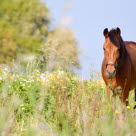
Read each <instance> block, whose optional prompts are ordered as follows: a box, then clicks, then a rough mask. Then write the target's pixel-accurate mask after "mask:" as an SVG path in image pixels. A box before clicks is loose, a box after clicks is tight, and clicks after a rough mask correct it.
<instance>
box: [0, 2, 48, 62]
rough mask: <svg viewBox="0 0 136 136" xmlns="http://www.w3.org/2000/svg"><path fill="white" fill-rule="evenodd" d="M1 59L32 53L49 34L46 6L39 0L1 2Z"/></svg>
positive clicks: (6, 60)
mask: <svg viewBox="0 0 136 136" xmlns="http://www.w3.org/2000/svg"><path fill="white" fill-rule="evenodd" d="M0 7H1V8H0V53H1V57H0V63H4V62H10V61H12V59H16V56H17V53H19V54H30V53H35V52H36V51H37V49H38V48H40V47H41V44H42V42H43V39H44V37H45V36H47V34H48V24H49V22H50V19H49V17H48V13H49V10H48V8H47V7H46V5H45V4H43V3H41V2H40V1H39V0H4V1H1V2H0Z"/></svg>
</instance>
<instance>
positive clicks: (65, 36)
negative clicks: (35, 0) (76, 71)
mask: <svg viewBox="0 0 136 136" xmlns="http://www.w3.org/2000/svg"><path fill="white" fill-rule="evenodd" d="M40 54H41V57H40V62H41V67H42V68H44V67H46V69H47V70H48V71H53V70H56V69H64V70H70V71H73V67H76V68H79V67H80V64H79V60H78V54H79V50H78V47H77V41H76V38H75V36H74V34H73V32H72V31H71V30H70V29H68V28H60V27H57V28H55V30H54V31H53V32H51V33H49V35H48V37H47V41H46V42H45V44H44V45H43V46H42V49H41V50H40Z"/></svg>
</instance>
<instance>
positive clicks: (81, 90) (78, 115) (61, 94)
mask: <svg viewBox="0 0 136 136" xmlns="http://www.w3.org/2000/svg"><path fill="white" fill-rule="evenodd" d="M133 95H134V94H133V92H131V94H130V109H126V107H125V106H123V105H122V104H121V103H120V100H119V98H118V97H117V98H116V99H115V101H114V103H111V102H110V101H109V99H108V97H107V94H106V90H105V85H104V83H103V81H102V80H98V81H93V80H91V81H88V80H86V79H84V78H81V77H79V76H77V75H74V74H71V73H67V72H64V71H59V70H58V71H56V72H54V73H44V74H41V73H40V72H38V71H35V72H33V73H31V74H29V75H17V74H11V73H10V71H8V70H1V71H0V135H2V136H8V135H9V136H134V135H135V134H136V125H135V124H136V112H135V110H133V108H132V107H133V106H134V100H133V97H134V96H133Z"/></svg>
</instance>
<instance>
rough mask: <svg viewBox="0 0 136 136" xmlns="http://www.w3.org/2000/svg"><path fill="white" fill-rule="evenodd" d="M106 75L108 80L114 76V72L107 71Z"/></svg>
mask: <svg viewBox="0 0 136 136" xmlns="http://www.w3.org/2000/svg"><path fill="white" fill-rule="evenodd" d="M106 75H107V76H108V77H109V78H113V77H114V76H115V75H116V70H114V71H108V70H106Z"/></svg>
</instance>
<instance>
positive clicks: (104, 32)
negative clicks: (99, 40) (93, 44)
mask: <svg viewBox="0 0 136 136" xmlns="http://www.w3.org/2000/svg"><path fill="white" fill-rule="evenodd" d="M103 35H104V36H105V38H107V37H108V28H105V29H104V31H103Z"/></svg>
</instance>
